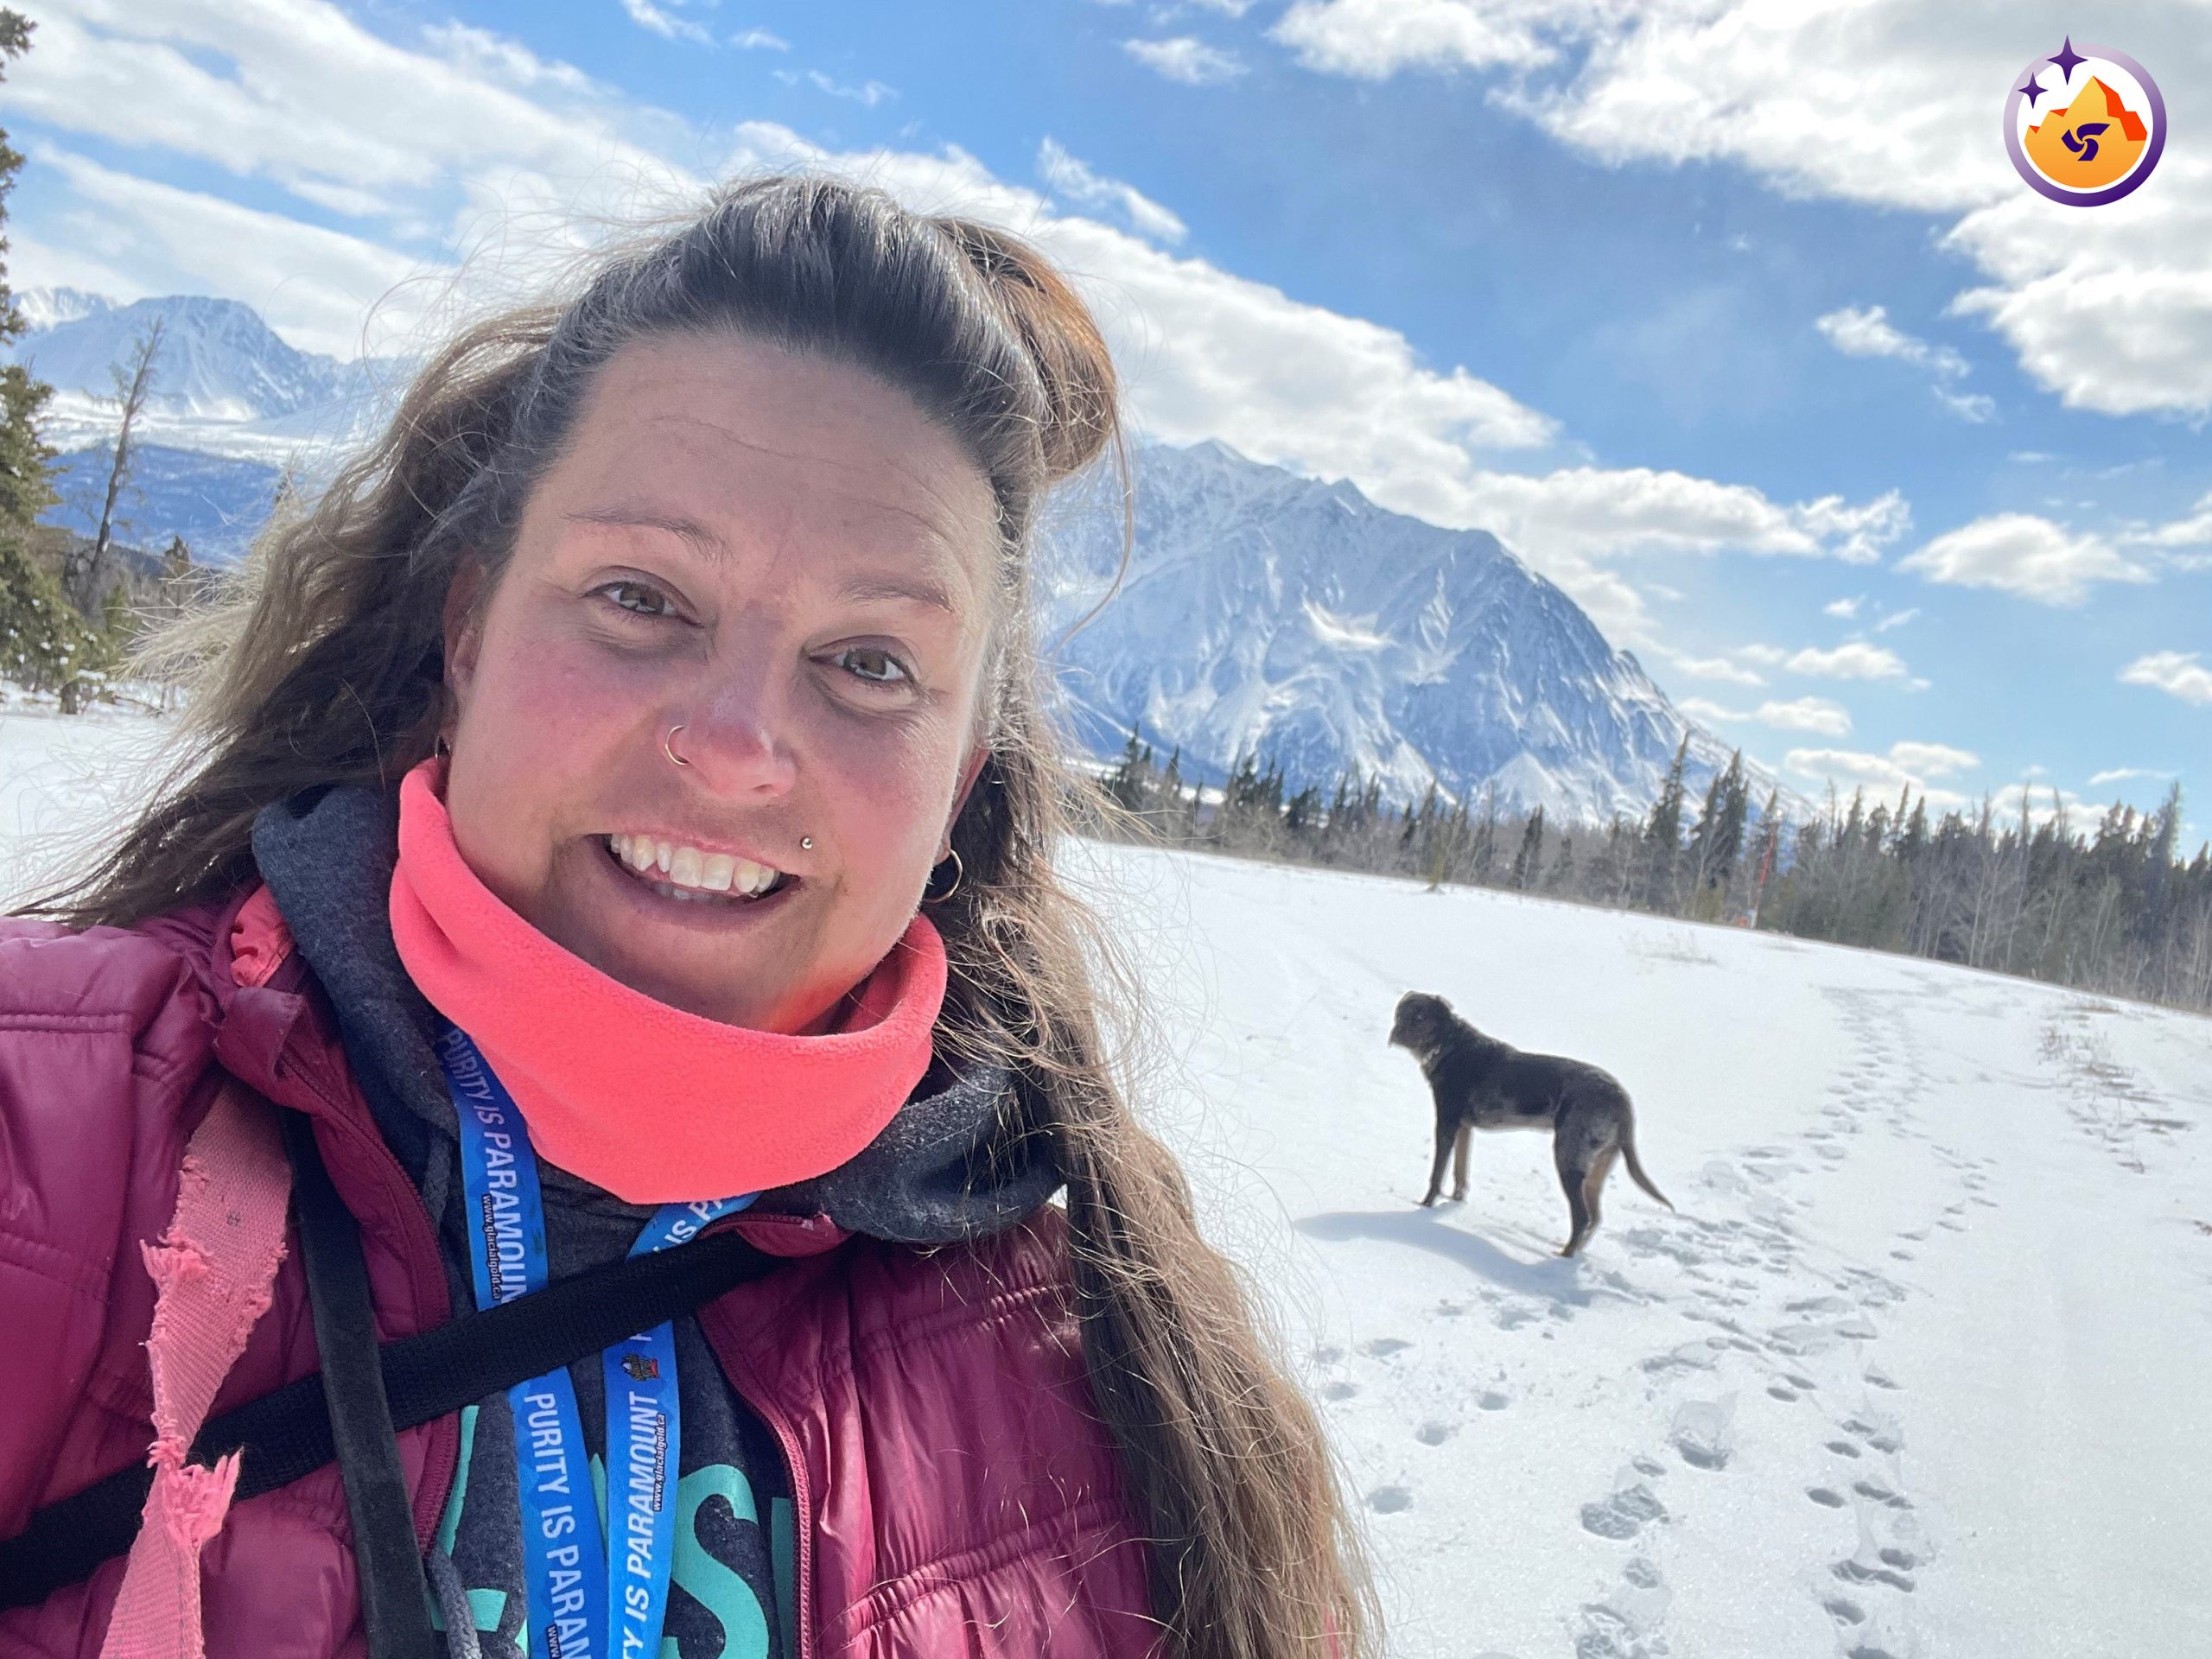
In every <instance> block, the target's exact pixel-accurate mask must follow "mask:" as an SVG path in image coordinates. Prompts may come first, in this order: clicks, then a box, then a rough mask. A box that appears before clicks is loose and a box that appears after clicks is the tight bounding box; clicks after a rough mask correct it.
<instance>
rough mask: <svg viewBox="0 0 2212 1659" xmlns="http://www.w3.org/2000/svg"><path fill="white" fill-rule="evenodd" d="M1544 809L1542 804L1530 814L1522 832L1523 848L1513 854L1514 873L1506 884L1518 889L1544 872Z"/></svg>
mask: <svg viewBox="0 0 2212 1659" xmlns="http://www.w3.org/2000/svg"><path fill="white" fill-rule="evenodd" d="M1543 863H1544V809H1543V807H1542V806H1541V804H1540V805H1538V806H1537V808H1536V810H1535V811H1533V812H1531V813H1529V826H1528V828H1527V829H1523V830H1522V832H1521V850H1520V851H1519V852H1517V853H1516V854H1514V855H1513V869H1512V873H1511V874H1509V875H1508V876H1507V877H1506V879H1505V883H1506V886H1508V887H1512V888H1514V889H1515V890H1516V891H1518V890H1520V889H1522V888H1524V887H1527V886H1528V885H1529V880H1530V878H1532V877H1538V876H1541V874H1543Z"/></svg>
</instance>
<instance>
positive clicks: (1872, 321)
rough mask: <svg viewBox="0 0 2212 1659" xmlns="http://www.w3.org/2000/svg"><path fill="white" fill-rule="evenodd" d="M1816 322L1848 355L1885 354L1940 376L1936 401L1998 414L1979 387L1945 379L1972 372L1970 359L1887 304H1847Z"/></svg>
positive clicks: (1976, 415)
mask: <svg viewBox="0 0 2212 1659" xmlns="http://www.w3.org/2000/svg"><path fill="white" fill-rule="evenodd" d="M1813 326H1814V327H1816V328H1818V329H1819V330H1820V331H1821V337H1822V338H1823V339H1825V340H1827V342H1828V344H1829V345H1831V346H1834V347H1835V348H1836V350H1838V351H1839V352H1841V353H1843V354H1844V355H1845V356H1847V357H1886V358H1895V359H1898V360H1899V361H1901V362H1905V363H1910V364H1911V365H1913V366H1915V367H1916V368H1920V369H1924V370H1926V371H1927V372H1929V374H1930V375H1932V376H1933V377H1934V378H1935V383H1934V384H1933V385H1930V386H1929V391H1931V392H1932V393H1934V394H1935V397H1936V402H1937V403H1939V404H1942V405H1943V407H1944V408H1946V409H1948V410H1950V411H1951V413H1953V414H1954V415H1956V416H1958V417H1959V418H1960V419H1961V420H1964V421H1970V422H1972V423H1974V424H1976V425H1980V423H1983V422H1985V421H1990V420H1993V419H1995V418H1996V416H1997V404H1996V403H1995V401H1994V400H1993V399H1992V398H1989V397H1985V396H1984V395H1982V394H1981V393H1980V392H1978V391H1971V392H1969V391H1955V390H1954V389H1953V388H1952V387H1951V386H1950V385H1948V384H1946V383H1948V382H1949V381H1954V380H1957V379H1959V378H1961V377H1962V376H1964V375H1965V374H1966V373H1967V360H1966V359H1964V358H1962V357H1961V356H1960V355H1959V354H1958V353H1956V352H1955V351H1953V350H1952V349H1951V348H1950V347H1949V346H1931V345H1929V343H1928V342H1927V341H1926V340H1921V339H1919V338H1917V337H1916V336H1915V335H1912V334H1906V333H1904V331H1903V330H1902V329H1900V328H1898V327H1897V326H1896V325H1894V324H1893V323H1891V321H1890V320H1889V312H1888V310H1887V309H1886V308H1885V307H1882V306H1878V305H1869V306H1846V307H1845V308H1843V309H1841V310H1840V311H1831V312H1829V313H1828V314H1827V315H1826V316H1822V317H1816V318H1815V319H1814V321H1813Z"/></svg>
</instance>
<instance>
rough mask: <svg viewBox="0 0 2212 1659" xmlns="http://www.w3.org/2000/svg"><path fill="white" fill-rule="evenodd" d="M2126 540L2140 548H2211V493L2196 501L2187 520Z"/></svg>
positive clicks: (2157, 527) (2141, 533)
mask: <svg viewBox="0 0 2212 1659" xmlns="http://www.w3.org/2000/svg"><path fill="white" fill-rule="evenodd" d="M2127 540H2128V541H2129V542H2130V543H2133V544H2135V545H2138V546H2142V547H2212V492H2208V493H2206V494H2204V495H2202V496H2200V497H2199V498H2198V499H2197V501H2196V505H2195V506H2193V507H2191V508H2190V516H2189V517H2188V518H2177V519H2175V520H2173V521H2172V522H2171V524H2159V525H2158V526H2156V527H2155V528H2152V529H2150V530H2145V531H2139V532H2137V533H2135V534H2133V535H2131V536H2130V537H2127Z"/></svg>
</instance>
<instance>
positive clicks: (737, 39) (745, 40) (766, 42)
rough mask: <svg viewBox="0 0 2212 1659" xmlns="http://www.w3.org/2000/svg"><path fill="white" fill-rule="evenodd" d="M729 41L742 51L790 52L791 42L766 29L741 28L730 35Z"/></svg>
mask: <svg viewBox="0 0 2212 1659" xmlns="http://www.w3.org/2000/svg"><path fill="white" fill-rule="evenodd" d="M729 43H730V44H731V45H732V46H734V47H735V48H737V49H738V50H739V51H741V52H788V51H790V50H791V42H790V41H787V40H785V38H784V37H783V36H782V35H771V34H770V33H769V32H768V31H767V30H766V29H741V30H740V31H739V32H738V33H737V34H734V35H731V36H730V37H729Z"/></svg>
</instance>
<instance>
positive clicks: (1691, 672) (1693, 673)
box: [1667, 652, 1766, 718]
mask: <svg viewBox="0 0 2212 1659" xmlns="http://www.w3.org/2000/svg"><path fill="white" fill-rule="evenodd" d="M1667 658H1668V660H1669V662H1671V663H1673V664H1674V665H1675V667H1676V668H1679V669H1681V671H1682V672H1683V673H1685V674H1687V675H1688V676H1689V677H1691V678H1693V679H1699V680H1725V681H1726V682H1727V683H1729V684H1731V685H1764V684H1765V683H1766V681H1765V680H1764V679H1763V678H1762V677H1759V676H1758V675H1757V674H1754V673H1753V672H1752V671H1751V670H1750V669H1748V668H1745V667H1743V666H1741V665H1740V664H1736V663H1732V662H1730V661H1729V660H1728V659H1727V658H1726V657H1690V656H1686V655H1684V654H1683V653H1681V652H1668V653H1667ZM1708 706H1711V705H1708ZM1683 707H1685V708H1687V707H1688V704H1687V703H1685V704H1684V705H1683ZM1726 717H1727V718H1734V716H1726Z"/></svg>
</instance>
